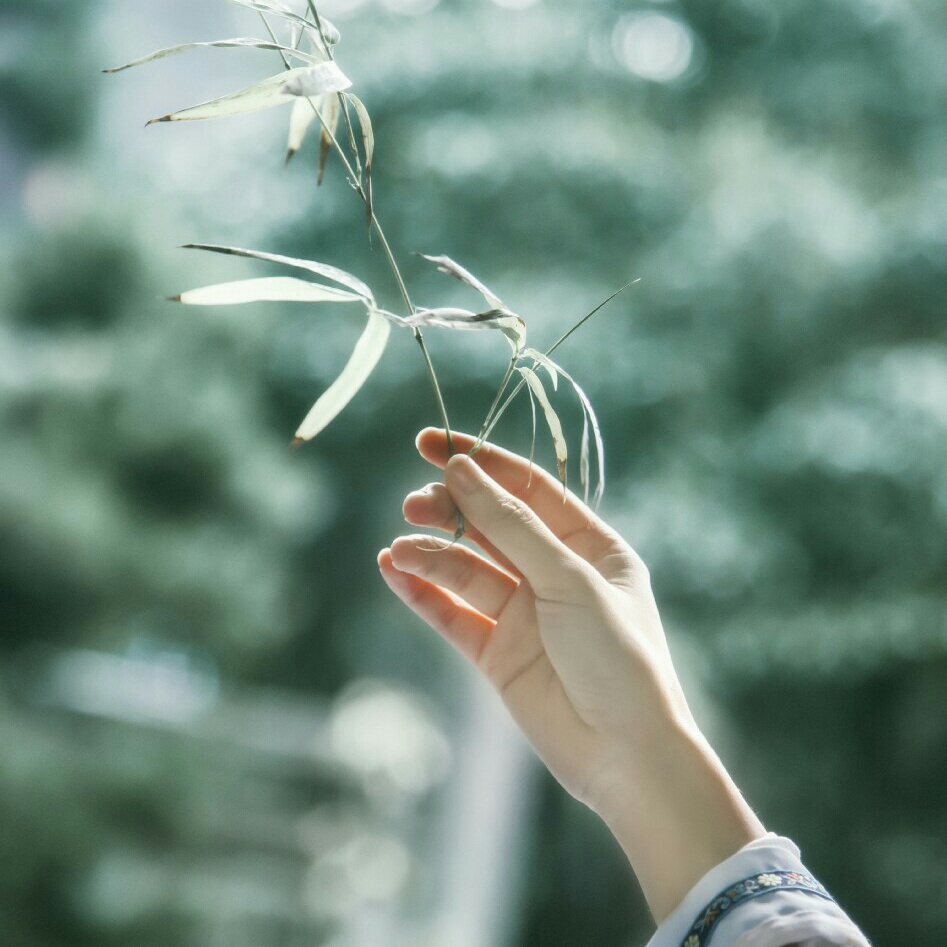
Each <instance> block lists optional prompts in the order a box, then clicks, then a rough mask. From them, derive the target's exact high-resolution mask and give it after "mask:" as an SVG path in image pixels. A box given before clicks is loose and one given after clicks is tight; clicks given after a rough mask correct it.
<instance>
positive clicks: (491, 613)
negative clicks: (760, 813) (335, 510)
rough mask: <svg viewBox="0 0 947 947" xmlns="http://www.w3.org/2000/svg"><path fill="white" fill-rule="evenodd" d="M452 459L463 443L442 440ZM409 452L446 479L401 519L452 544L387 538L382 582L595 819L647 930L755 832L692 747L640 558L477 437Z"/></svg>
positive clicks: (434, 432)
mask: <svg viewBox="0 0 947 947" xmlns="http://www.w3.org/2000/svg"><path fill="white" fill-rule="evenodd" d="M453 440H454V443H455V446H456V448H457V449H458V450H459V451H469V450H470V449H471V448H472V447H473V445H474V443H475V441H474V438H472V437H470V436H469V435H465V434H457V433H453ZM417 445H418V450H419V451H420V452H421V455H422V456H423V457H424V458H425V459H426V460H428V461H429V462H430V463H432V464H434V465H435V466H436V467H440V468H443V469H444V470H445V484H440V483H432V484H428V486H426V487H425V488H423V489H422V490H419V491H416V492H414V493H411V494H409V495H408V497H407V498H406V499H405V502H404V515H405V519H406V520H407V521H408V522H409V523H411V524H413V525H416V526H425V527H430V528H434V529H439V530H442V531H445V532H447V533H453V532H454V525H455V523H456V516H457V508H459V509H460V510H461V511H462V512H463V514H464V517H465V520H466V524H467V531H466V536H467V538H468V539H469V540H471V541H472V542H474V543H476V544H477V545H478V546H479V547H480V549H481V550H482V551H483V552H485V553H487V554H488V555H489V556H491V557H492V558H493V559H494V560H495V563H497V564H494V563H492V562H490V561H489V560H487V559H486V558H484V557H483V556H481V555H478V554H477V553H476V552H474V551H473V550H471V549H468V548H466V547H464V546H461V545H459V544H456V543H455V544H449V543H448V542H447V541H446V540H441V539H437V538H435V537H432V536H425V535H410V536H401V537H398V538H397V539H396V540H395V541H394V542H393V543H392V545H391V548H390V549H383V550H382V551H381V552H380V553H379V556H378V564H379V567H380V569H381V573H382V575H383V576H384V579H385V581H386V582H387V583H388V585H389V586H390V588H391V589H392V591H394V592H395V593H396V594H397V595H398V597H399V598H401V599H402V601H404V602H405V604H406V605H408V607H409V608H411V609H412V611H414V612H415V613H416V614H417V615H418V616H419V617H421V618H422V619H423V620H424V621H425V622H427V623H428V624H429V625H431V627H433V628H434V629H435V630H436V631H438V632H439V633H440V634H441V635H442V636H443V637H445V638H446V639H447V640H448V641H449V642H450V643H451V644H452V645H454V647H456V648H457V650H458V651H459V652H460V653H461V654H462V655H464V657H466V658H467V659H468V660H469V661H470V662H471V663H473V664H474V665H475V666H476V667H477V668H478V669H479V670H480V671H481V672H482V673H483V674H484V675H485V676H486V678H487V679H488V680H489V681H490V682H491V683H492V684H493V686H494V687H495V688H496V689H497V691H498V692H499V694H500V696H501V698H502V700H503V702H504V703H505V704H506V706H507V708H508V710H509V711H510V713H511V715H512V716H513V718H514V720H515V721H516V722H517V724H518V725H519V727H520V728H521V729H522V731H523V733H524V734H525V736H526V737H527V739H528V740H529V741H530V743H531V744H532V746H533V747H534V749H535V750H536V752H537V754H538V755H539V756H540V758H541V759H542V760H543V762H544V763H545V764H546V766H547V767H548V768H549V770H550V771H551V772H552V773H553V775H554V776H555V777H556V778H557V779H558V780H559V782H560V783H561V784H562V785H563V786H564V787H565V788H566V790H567V791H568V792H569V793H571V794H572V795H573V796H574V797H575V798H577V799H579V800H581V801H582V802H584V803H585V804H586V805H588V806H590V807H591V808H592V809H593V810H595V811H596V812H597V813H598V814H599V815H600V816H601V817H602V818H603V819H604V820H605V821H606V823H607V824H608V825H609V827H610V828H611V829H612V831H613V833H614V834H615V836H616V838H617V839H618V841H619V842H620V843H621V845H622V848H623V849H624V850H625V852H626V854H627V855H628V858H629V860H630V861H631V863H632V866H633V867H634V870H635V873H636V874H637V876H638V880H639V882H640V883H641V886H642V889H643V891H644V893H645V897H646V898H647V900H648V903H649V905H650V906H651V910H652V913H653V914H654V916H655V918H656V919H657V920H659V921H660V919H661V918H663V917H665V916H666V915H667V914H668V913H670V911H671V910H672V909H673V907H674V905H676V904H677V903H678V902H679V901H680V899H681V898H682V897H683V895H684V894H685V893H686V892H687V890H689V888H690V886H691V885H693V884H694V883H695V882H696V881H697V880H698V879H699V878H700V877H702V875H703V874H704V873H705V872H706V871H708V870H709V869H710V868H712V867H713V866H714V865H716V864H718V863H719V862H720V861H722V860H723V859H724V858H727V857H729V855H731V854H733V853H734V852H735V851H737V850H738V849H739V848H740V847H742V846H743V845H745V844H746V843H747V842H749V841H751V840H752V839H754V838H758V837H759V836H761V835H762V834H764V833H765V829H764V828H763V826H762V825H761V824H760V822H759V820H758V819H757V818H756V816H755V815H754V814H753V813H752V811H751V810H750V809H749V807H748V806H747V804H746V803H745V802H744V800H743V799H742V797H741V796H740V794H739V791H738V790H737V788H736V786H735V785H734V784H733V782H732V780H731V779H730V777H729V775H728V774H727V772H726V770H725V769H724V768H723V764H722V763H721V762H720V760H719V759H718V758H717V756H716V755H715V754H714V752H713V750H712V749H711V747H710V745H709V744H708V743H707V741H706V740H705V739H704V737H703V735H702V734H701V733H700V730H699V729H698V727H697V724H696V722H695V721H694V718H693V717H692V715H691V713H690V710H689V708H688V706H687V702H686V700H685V698H684V694H683V691H682V689H681V685H680V682H679V680H678V677H677V674H676V673H675V670H674V665H673V662H672V660H671V654H670V651H669V650H668V646H667V641H666V639H665V635H664V630H663V628H662V626H661V619H660V617H659V615H658V610H657V607H656V605H655V601H654V597H653V595H652V593H651V585H650V579H649V576H648V571H647V569H646V568H645V565H644V563H643V562H642V561H641V559H640V557H639V556H638V555H637V554H636V553H635V552H634V550H632V549H631V547H630V546H629V545H628V544H627V543H626V542H625V541H624V540H623V539H622V538H621V536H619V535H618V533H616V532H615V531H614V530H613V529H612V528H611V527H609V526H608V525H607V524H606V523H604V522H603V521H602V520H601V519H600V518H599V517H598V516H597V515H596V514H595V513H594V512H592V510H590V509H589V508H588V507H587V506H586V505H585V504H584V503H583V502H582V501H581V500H580V499H579V498H578V497H576V496H575V495H574V494H572V493H567V494H566V495H565V498H564V497H563V490H562V487H561V485H560V484H559V483H558V482H557V481H555V480H554V479H553V478H552V477H551V476H550V475H549V474H547V473H545V472H544V471H542V470H540V469H538V468H535V467H534V468H533V470H532V475H531V476H530V469H529V464H528V462H527V461H526V460H525V459H524V458H522V457H519V456H517V455H516V454H513V453H510V452H509V451H506V450H503V449H502V448H499V447H495V446H492V445H490V444H484V445H483V447H482V448H481V449H480V450H479V452H478V453H477V454H476V455H474V458H470V457H467V456H466V455H465V454H458V455H457V456H455V457H449V453H448V447H447V439H446V435H445V433H444V431H443V430H438V429H434V428H426V429H425V430H423V431H422V432H421V433H420V434H419V435H418V439H417Z"/></svg>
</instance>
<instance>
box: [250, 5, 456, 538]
mask: <svg viewBox="0 0 947 947" xmlns="http://www.w3.org/2000/svg"><path fill="white" fill-rule="evenodd" d="M308 3H309V9H310V11H311V12H312V15H313V17H314V18H315V21H316V28H317V29H318V30H319V36H320V38H321V39H322V43H323V46H324V47H325V50H326V53H327V54H328V56H329V58H330V59H334V57H333V55H332V47H331V46H330V45H329V43H328V42H327V41H326V35H325V30H324V28H323V26H322V19H321V17H320V16H319V11H318V10H317V9H316V6H315V3H313V0H308ZM260 19H261V20H263V24H264V26H266V30H267V32H268V33H269V34H270V36H271V37H272V39H273V42H274V43H276V44H277V45H279V41H278V40H277V39H276V34H275V33H274V32H273V29H272V27H271V26H270V23H269V20H267V18H266V16H265V15H264V14H263V13H260ZM278 52H279V54H280V58H281V59H282V60H283V65H284V66H285V68H286V69H287V70H288V69H290V68H291V67H290V64H289V60H288V59H287V58H286V56H285V55H284V53H283V51H282V50H281V49H280V50H278ZM339 101H340V104H341V107H342V114H343V115H344V116H345V120H346V124H347V125H348V128H349V134H350V136H351V141H352V149H353V151H354V152H355V158H356V161H358V148H357V147H356V145H355V134H354V131H353V129H352V122H351V119H350V118H349V113H348V109H347V108H346V107H345V101H344V99H343V98H342V93H341V92H340V93H339ZM309 104H310V105H311V106H312V110H313V111H314V112H315V113H316V117H317V118H318V119H319V122H320V124H321V125H322V128H323V130H324V131H325V133H326V135H327V136H328V137H329V140H330V141H331V143H332V146H333V148H334V149H335V151H336V154H338V156H339V158H340V159H341V161H342V165H343V167H344V168H345V171H346V174H347V175H348V177H349V183H350V184H351V185H352V187H353V188H354V190H355V191H356V193H357V194H358V196H359V197H361V199H362V201H363V202H364V203H365V206H366V207H367V208H368V210H369V216H370V218H371V224H372V226H373V227H374V228H375V233H376V234H377V235H378V241H379V243H381V246H382V250H383V251H384V253H385V256H386V257H387V259H388V265H389V267H390V268H391V272H392V274H393V275H394V277H395V282H396V283H397V284H398V290H399V291H400V293H401V297H402V299H404V304H405V306H407V308H408V314H409V315H413V314H414V312H415V308H414V303H413V302H411V297H410V295H409V294H408V287H407V286H406V285H405V282H404V278H403V277H402V275H401V269H400V268H399V266H398V261H397V260H395V255H394V253H392V251H391V245H390V244H389V243H388V238H387V237H386V236H385V232H384V230H382V228H381V224H380V223H379V221H378V217H377V216H376V215H375V209H374V201H371V202H369V199H368V195H367V193H366V192H365V188H364V187H363V185H362V177H361V164H359V173H358V174H356V173H355V171H354V170H353V168H352V165H351V164H350V163H349V161H348V159H347V158H346V156H345V152H344V151H343V150H342V146H341V145H340V144H339V142H338V140H337V139H336V137H335V135H334V134H333V132H332V129H330V128H329V126H328V124H327V123H326V120H325V119H324V118H323V117H322V113H321V112H320V111H319V109H318V108H316V105H315V103H314V102H313V101H312V99H311V98H310V99H309ZM413 330H414V339H415V341H416V342H417V343H418V347H419V348H420V349H421V355H422V356H423V357H424V364H425V366H426V368H427V373H428V377H429V378H430V379H431V387H432V388H433V389H434V398H435V400H436V401H437V407H438V410H439V411H440V413H441V420H442V421H443V423H444V430H445V432H446V434H447V452H448V455H450V456H453V455H454V454H455V453H456V449H455V447H454V438H453V435H452V434H451V429H450V420H449V418H448V417H447V405H446V404H445V403H444V395H443V393H442V392H441V386H440V384H439V383H438V380H437V373H436V372H435V371H434V364H433V362H432V361H431V355H430V353H429V352H428V349H427V345H425V343H424V336H423V335H422V334H421V329H420V327H418V326H414V327H413ZM464 530H465V522H464V514H463V513H462V512H461V511H460V510H459V509H458V510H457V529H456V531H455V532H454V541H455V542H456V540H458V539H460V537H461V536H463V534H464Z"/></svg>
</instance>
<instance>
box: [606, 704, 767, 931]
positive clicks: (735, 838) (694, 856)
mask: <svg viewBox="0 0 947 947" xmlns="http://www.w3.org/2000/svg"><path fill="white" fill-rule="evenodd" d="M611 760H612V762H611V764H610V766H609V767H608V769H607V770H603V771H602V772H601V774H600V775H599V778H598V779H597V781H596V787H595V793H594V795H593V797H592V798H591V799H590V800H589V802H590V805H591V806H592V808H593V809H594V810H595V811H596V812H597V813H598V815H599V816H600V817H601V818H602V819H603V821H604V822H605V823H606V824H607V825H608V827H609V829H610V830H611V831H612V834H613V835H614V836H615V838H616V840H617V841H618V843H619V844H620V845H621V847H622V849H623V850H624V852H625V854H626V856H627V857H628V860H629V862H630V863H631V866H632V868H633V869H634V871H635V874H636V875H637V877H638V881H639V883H640V884H641V887H642V890H643V892H644V895H645V897H646V899H647V901H648V904H649V906H650V908H651V911H652V914H653V915H654V917H655V920H656V921H657V922H658V923H660V921H661V920H663V919H664V918H665V917H666V916H667V915H668V914H669V913H670V912H671V911H672V910H673V909H674V908H675V907H676V906H677V904H679V903H680V901H681V900H682V899H683V897H684V895H686V894H687V892H688V891H689V890H690V888H692V887H693V885H694V884H696V883H697V882H698V881H699V880H700V878H702V877H703V875H704V874H706V873H707V872H708V871H709V870H710V869H711V868H713V867H714V866H715V865H718V864H719V863H720V862H721V861H723V860H724V859H726V858H729V857H730V856H731V855H733V854H734V853H735V852H737V851H739V849H740V848H742V847H743V846H744V845H746V844H747V843H749V842H751V841H752V840H753V839H755V838H759V837H761V836H763V835H765V834H766V830H765V828H764V827H763V825H762V824H761V822H760V821H759V819H758V818H757V817H756V815H755V814H754V813H753V811H752V810H751V809H750V807H749V805H748V804H747V803H746V801H745V800H744V799H743V797H742V795H741V794H740V791H739V790H738V788H737V787H736V785H735V783H734V782H733V780H732V779H731V778H730V775H729V773H727V771H726V769H725V768H724V766H723V763H722V762H721V761H720V759H719V757H718V756H717V755H716V753H714V751H713V749H712V748H711V746H710V744H709V743H708V742H707V740H706V738H705V737H704V735H703V734H702V733H701V732H700V729H699V728H698V727H697V725H696V723H694V721H693V720H692V718H690V717H689V716H688V717H686V718H681V717H678V716H668V717H666V718H665V719H664V723H663V726H662V727H661V728H659V729H655V730H652V731H651V732H650V734H649V736H648V737H647V738H646V739H641V740H639V741H638V745H637V746H636V748H635V750H634V752H633V753H632V754H630V755H629V754H628V753H624V754H623V753H621V752H617V751H616V752H615V753H614V754H612V757H611Z"/></svg>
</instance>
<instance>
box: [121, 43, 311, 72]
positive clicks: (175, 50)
mask: <svg viewBox="0 0 947 947" xmlns="http://www.w3.org/2000/svg"><path fill="white" fill-rule="evenodd" d="M212 46H217V47H221V48H224V49H229V48H243V49H271V50H273V49H278V50H280V51H282V52H284V53H286V54H287V55H289V56H295V57H296V58H297V59H301V60H303V62H307V63H310V64H315V63H319V62H322V59H321V57H319V56H313V55H312V54H310V53H304V52H303V51H302V50H300V49H294V48H293V47H291V46H281V45H280V44H279V43H274V42H272V41H271V40H265V39H243V38H239V37H238V38H236V39H218V40H214V41H213V42H209V43H183V44H181V45H180V46H168V47H166V48H164V49H158V50H156V51H155V52H153V53H149V54H148V55H147V56H142V57H141V59H133V60H132V61H131V62H127V63H125V64H124V65H122V66H113V67H112V68H111V69H103V70H102V72H108V73H114V72H121V71H122V70H123V69H131V68H132V67H133V66H143V65H144V64H145V63H149V62H154V61H155V60H157V59H165V58H166V57H168V56H177V55H178V54H179V53H186V52H188V51H189V50H192V49H207V48H209V47H212Z"/></svg>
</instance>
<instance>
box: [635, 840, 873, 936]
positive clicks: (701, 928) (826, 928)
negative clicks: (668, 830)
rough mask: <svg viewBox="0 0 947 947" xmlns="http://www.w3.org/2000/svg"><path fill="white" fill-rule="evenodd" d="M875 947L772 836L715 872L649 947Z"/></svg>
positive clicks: (787, 844) (789, 846)
mask: <svg viewBox="0 0 947 947" xmlns="http://www.w3.org/2000/svg"><path fill="white" fill-rule="evenodd" d="M787 944H798V945H799V947H871V944H870V943H869V941H868V939H867V938H866V937H865V935H864V934H863V933H862V932H861V931H860V930H859V929H858V928H857V927H856V926H855V924H854V923H853V922H852V920H851V919H850V918H849V917H848V915H847V914H846V913H845V912H844V911H843V910H842V909H841V908H840V907H839V905H838V904H837V903H836V902H835V900H834V899H833V898H832V896H831V895H830V894H829V892H828V891H826V890H825V888H824V887H822V885H821V884H820V883H819V882H818V881H817V880H816V879H815V878H814V877H813V876H812V874H811V873H810V872H809V871H808V869H807V868H806V867H805V865H803V864H802V861H801V860H800V853H799V849H798V848H797V847H796V845H795V844H794V843H793V842H792V841H790V840H789V839H788V838H783V837H782V836H780V835H776V834H775V833H773V832H770V833H768V834H767V835H765V836H764V837H763V838H758V839H756V840H755V841H753V842H750V843H749V844H748V845H745V846H744V847H743V848H741V849H740V851H738V852H737V853H736V854H734V855H731V856H730V858H728V859H726V860H725V861H722V862H721V863H720V864H719V865H717V866H716V867H714V868H711V870H710V871H708V872H707V874H706V875H704V877H703V878H701V879H700V881H698V882H697V884H696V885H694V887H693V888H691V890H690V891H689V892H688V893H687V895H686V896H685V897H684V900H683V901H682V902H681V903H680V904H679V905H678V906H677V908H675V910H674V912H673V913H672V914H671V915H670V916H668V917H667V918H665V920H664V921H663V922H662V923H661V926H660V927H659V928H658V929H657V931H655V934H654V936H653V937H652V938H651V940H649V941H648V944H647V947H785V945H787Z"/></svg>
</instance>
